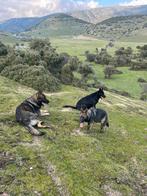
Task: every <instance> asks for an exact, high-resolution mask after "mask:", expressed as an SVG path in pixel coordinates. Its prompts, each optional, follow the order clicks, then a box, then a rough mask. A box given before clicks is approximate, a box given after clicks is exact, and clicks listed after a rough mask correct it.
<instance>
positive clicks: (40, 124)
mask: <svg viewBox="0 0 147 196" xmlns="http://www.w3.org/2000/svg"><path fill="white" fill-rule="evenodd" d="M37 127H39V128H52V127H51V126H50V125H43V122H42V121H38V123H37Z"/></svg>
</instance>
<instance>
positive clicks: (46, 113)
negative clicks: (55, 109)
mask: <svg viewBox="0 0 147 196" xmlns="http://www.w3.org/2000/svg"><path fill="white" fill-rule="evenodd" d="M49 115H50V113H49V112H48V111H47V110H41V116H49Z"/></svg>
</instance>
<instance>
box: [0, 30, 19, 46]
mask: <svg viewBox="0 0 147 196" xmlns="http://www.w3.org/2000/svg"><path fill="white" fill-rule="evenodd" d="M0 41H1V42H3V43H5V44H8V45H13V44H15V43H16V42H17V41H18V40H17V39H16V38H15V37H14V36H13V35H12V34H11V33H6V32H2V31H0Z"/></svg>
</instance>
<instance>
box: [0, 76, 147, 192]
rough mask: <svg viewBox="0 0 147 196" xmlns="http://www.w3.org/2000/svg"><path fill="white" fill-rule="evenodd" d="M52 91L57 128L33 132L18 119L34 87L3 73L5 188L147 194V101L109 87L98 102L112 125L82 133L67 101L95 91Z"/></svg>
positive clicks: (0, 172) (0, 121)
mask: <svg viewBox="0 0 147 196" xmlns="http://www.w3.org/2000/svg"><path fill="white" fill-rule="evenodd" d="M63 89H64V90H62V91H61V92H58V93H51V94H49V93H47V92H46V95H47V96H48V98H49V100H50V104H49V107H48V108H47V109H48V110H49V112H50V116H49V117H45V118H43V119H44V121H45V122H46V123H50V124H51V125H52V126H54V128H55V130H54V131H53V130H44V131H46V133H47V134H46V135H45V136H44V137H32V136H31V135H30V134H28V132H27V131H26V130H25V129H24V128H23V127H22V126H20V125H18V124H17V123H16V122H15V118H14V112H15V108H16V106H17V105H18V104H19V103H20V102H21V101H22V100H24V99H25V98H26V97H29V96H30V95H32V94H33V93H34V92H35V91H34V90H33V89H31V88H28V87H25V86H21V85H19V84H18V83H15V82H13V81H10V80H8V79H6V78H3V77H0V91H1V96H0V102H1V105H0V132H1V134H0V190H1V193H5V194H6V193H7V194H9V195H50V196H57V195H64V196H67V195H68V196H69V195H72V196H77V195H81V196H82V195H83V196H89V195H91V196H94V195H95V196H99V195H145V194H146V191H147V187H146V180H147V178H146V176H147V173H146V170H145V166H146V130H147V122H146V119H147V111H146V107H147V103H145V102H141V101H136V100H133V99H129V98H125V97H122V96H118V95H116V94H112V93H109V92H106V96H107V98H106V99H105V100H103V101H102V102H100V103H99V104H98V105H97V106H98V107H101V108H103V109H105V110H107V111H108V114H109V119H110V128H109V129H108V130H107V131H106V132H104V133H100V132H99V125H94V126H93V128H92V130H91V131H90V132H87V131H86V130H82V131H81V132H77V131H76V129H77V128H78V126H79V120H78V119H79V112H77V111H63V110H62V105H64V104H68V103H69V104H75V103H76V101H77V100H78V99H79V98H80V97H82V96H84V95H87V94H89V93H90V92H92V91H83V90H80V89H78V88H73V87H71V86H70V87H68V86H64V87H63Z"/></svg>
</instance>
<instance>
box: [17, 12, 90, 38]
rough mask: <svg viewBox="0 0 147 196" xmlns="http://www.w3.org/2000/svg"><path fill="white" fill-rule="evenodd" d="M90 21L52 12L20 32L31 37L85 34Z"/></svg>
mask: <svg viewBox="0 0 147 196" xmlns="http://www.w3.org/2000/svg"><path fill="white" fill-rule="evenodd" d="M89 26H91V24H90V23H88V22H85V21H83V20H80V19H77V18H74V17H72V16H69V15H67V14H64V13H58V14H52V15H50V16H48V17H47V18H46V19H45V20H43V21H42V22H40V23H39V24H38V25H36V26H35V27H32V28H30V29H29V30H28V31H26V32H24V33H21V35H27V36H28V35H30V36H32V37H39V38H41V37H42V38H44V37H52V36H53V37H57V36H73V35H80V34H85V33H86V29H87V28H88V27H89Z"/></svg>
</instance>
